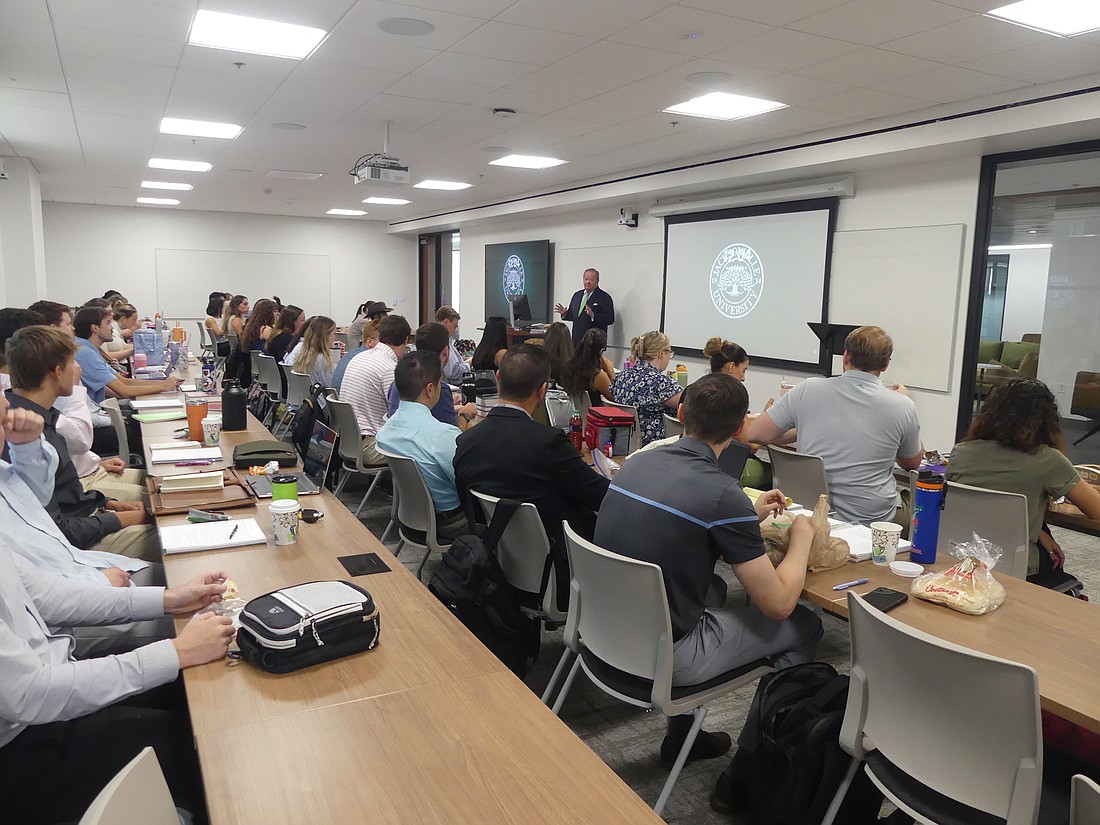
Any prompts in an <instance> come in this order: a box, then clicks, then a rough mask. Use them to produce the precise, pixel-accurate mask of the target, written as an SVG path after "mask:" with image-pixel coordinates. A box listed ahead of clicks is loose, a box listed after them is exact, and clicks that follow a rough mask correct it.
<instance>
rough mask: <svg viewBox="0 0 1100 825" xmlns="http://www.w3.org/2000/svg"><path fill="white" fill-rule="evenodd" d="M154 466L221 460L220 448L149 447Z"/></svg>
mask: <svg viewBox="0 0 1100 825" xmlns="http://www.w3.org/2000/svg"><path fill="white" fill-rule="evenodd" d="M149 454H150V455H151V456H152V458H153V463H154V464H175V463H176V462H177V461H202V460H204V459H213V460H214V461H221V460H222V450H221V447H177V446H175V445H171V446H168V447H150V448H149Z"/></svg>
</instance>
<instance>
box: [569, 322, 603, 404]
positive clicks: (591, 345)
mask: <svg viewBox="0 0 1100 825" xmlns="http://www.w3.org/2000/svg"><path fill="white" fill-rule="evenodd" d="M606 351H607V335H606V334H605V333H604V331H603V330H602V329H590V330H588V332H586V333H585V334H584V335H583V336H581V340H580V341H579V342H578V343H577V347H576V349H574V350H573V354H572V355H571V356H570V357H569V359H568V360H567V361H566V362H565V364H564V365H563V366H562V368H561V377H560V379H559V380H558V383H559V384H561V388H562V389H563V390H565V391H566V392H567V393H569V395H570V396H571V397H574V398H575V397H577V396H579V395H580V394H581V393H585V392H586V393H588V395H589V400H590V401H591V403H592V404H593V405H599V404H602V403H603V401H602V400H601V399H602V398H610V399H611V400H612V401H614V400H615V394H614V393H613V392H612V391H611V382H612V381H614V380H615V367H614V366H612V364H611V362H610V361H609V360H608V359H607V356H605V355H604V352H606Z"/></svg>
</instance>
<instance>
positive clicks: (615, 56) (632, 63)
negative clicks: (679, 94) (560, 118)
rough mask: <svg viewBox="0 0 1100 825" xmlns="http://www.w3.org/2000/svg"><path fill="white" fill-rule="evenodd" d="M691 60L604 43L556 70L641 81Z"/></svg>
mask: <svg viewBox="0 0 1100 825" xmlns="http://www.w3.org/2000/svg"><path fill="white" fill-rule="evenodd" d="M690 60H691V57H690V56H689V55H685V54H677V53H674V52H662V51H658V50H656V49H644V48H642V47H641V46H629V45H627V44H626V43H615V42H613V41H611V40H605V41H603V42H601V43H597V44H596V45H594V46H589V47H588V48H587V49H582V50H581V51H579V52H577V53H576V54H574V55H571V56H570V57H569V58H568V59H567V60H563V61H561V62H560V63H559V64H557V66H556V68H559V69H568V70H570V71H574V72H581V73H582V74H597V75H605V76H607V77H619V78H622V79H623V80H640V79H643V78H646V77H651V76H653V75H657V74H662V73H663V72H667V71H668V70H670V69H672V68H673V67H675V66H682V65H683V64H684V63H687V62H689V61H690Z"/></svg>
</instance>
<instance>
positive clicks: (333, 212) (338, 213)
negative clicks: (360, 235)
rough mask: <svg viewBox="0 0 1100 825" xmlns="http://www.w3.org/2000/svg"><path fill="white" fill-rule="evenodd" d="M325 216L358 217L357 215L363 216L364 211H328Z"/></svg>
mask: <svg viewBox="0 0 1100 825" xmlns="http://www.w3.org/2000/svg"><path fill="white" fill-rule="evenodd" d="M325 214H326V215H347V216H348V217H358V216H359V215H365V214H367V213H366V210H364V209H330V210H329V211H328V212H326V213H325Z"/></svg>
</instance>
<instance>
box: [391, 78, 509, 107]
mask: <svg viewBox="0 0 1100 825" xmlns="http://www.w3.org/2000/svg"><path fill="white" fill-rule="evenodd" d="M496 89H497V86H496V84H490V83H459V82H458V81H455V80H444V79H441V78H434V77H418V76H417V75H411V74H410V75H405V77H403V78H401V79H400V80H398V81H397V82H396V83H394V84H393V85H391V86H389V87H388V88H387V89H386V90H385V91H386V94H391V95H404V96H406V97H415V98H419V99H421V100H439V101H442V102H444V103H460V104H461V103H469V102H471V101H473V100H477V99H478V98H479V97H484V96H485V95H487V94H489V93H490V92H494V91H496Z"/></svg>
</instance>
